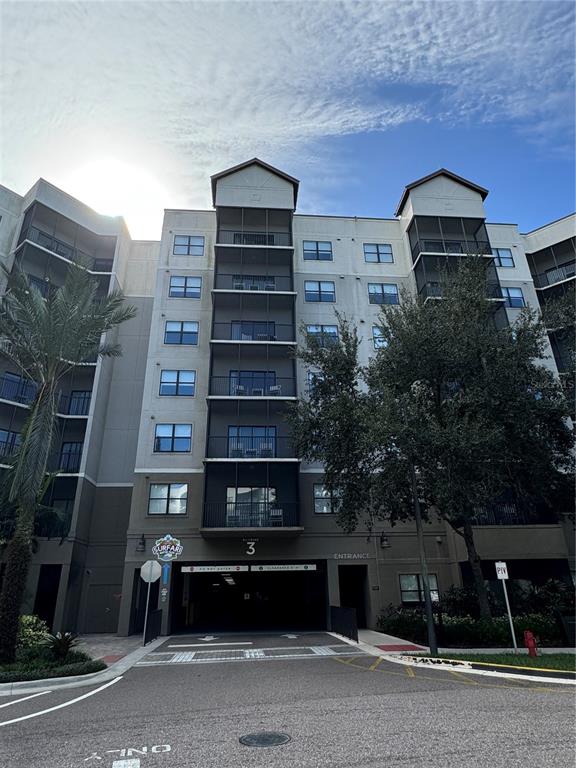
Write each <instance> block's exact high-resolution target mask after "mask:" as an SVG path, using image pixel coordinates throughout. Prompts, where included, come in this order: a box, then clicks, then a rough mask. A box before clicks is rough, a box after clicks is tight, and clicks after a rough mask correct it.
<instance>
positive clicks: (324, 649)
mask: <svg viewBox="0 0 576 768" xmlns="http://www.w3.org/2000/svg"><path fill="white" fill-rule="evenodd" d="M310 650H311V651H314V653H315V654H316V655H317V656H337V653H336V651H335V650H334V649H333V648H329V647H328V646H327V645H311V646H310Z"/></svg>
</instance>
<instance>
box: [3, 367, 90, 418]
mask: <svg viewBox="0 0 576 768" xmlns="http://www.w3.org/2000/svg"><path fill="white" fill-rule="evenodd" d="M36 391H37V387H36V384H35V383H34V382H32V381H24V380H21V381H17V380H16V379H13V378H12V377H10V376H0V398H2V399H3V400H10V401H11V402H13V403H22V404H23V405H30V403H31V402H32V401H33V400H34V398H35V397H36ZM91 397H92V392H91V391H90V390H86V391H76V392H72V393H71V394H69V395H67V394H63V393H61V394H60V395H59V397H58V405H57V408H58V413H63V414H66V415H68V416H87V415H88V411H89V410H90V400H91Z"/></svg>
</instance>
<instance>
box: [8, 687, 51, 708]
mask: <svg viewBox="0 0 576 768" xmlns="http://www.w3.org/2000/svg"><path fill="white" fill-rule="evenodd" d="M47 693H52V691H40V693H33V694H32V695H31V696H24V698H23V699H16V701H9V702H8V703H7V704H0V709H3V708H4V707H11V706H12V704H20V703H21V702H22V701H28V699H35V698H36V696H44V695H45V694H47Z"/></svg>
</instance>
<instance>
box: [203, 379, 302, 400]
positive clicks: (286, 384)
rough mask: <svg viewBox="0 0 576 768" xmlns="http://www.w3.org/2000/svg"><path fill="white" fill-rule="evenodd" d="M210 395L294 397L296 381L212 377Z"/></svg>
mask: <svg viewBox="0 0 576 768" xmlns="http://www.w3.org/2000/svg"><path fill="white" fill-rule="evenodd" d="M210 394H211V395H216V396H228V397H295V395H296V381H295V379H293V378H291V377H282V378H276V377H273V376H272V377H268V376H262V377H258V376H254V377H252V378H250V377H245V376H240V377H233V376H212V378H211V379H210Z"/></svg>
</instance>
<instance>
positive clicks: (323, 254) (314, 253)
mask: <svg viewBox="0 0 576 768" xmlns="http://www.w3.org/2000/svg"><path fill="white" fill-rule="evenodd" d="M307 245H309V246H312V247H308V248H307V247H306V246H307ZM320 245H329V246H330V249H327V248H320ZM302 254H303V257H304V261H334V253H333V251H332V241H331V240H303V241H302Z"/></svg>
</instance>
